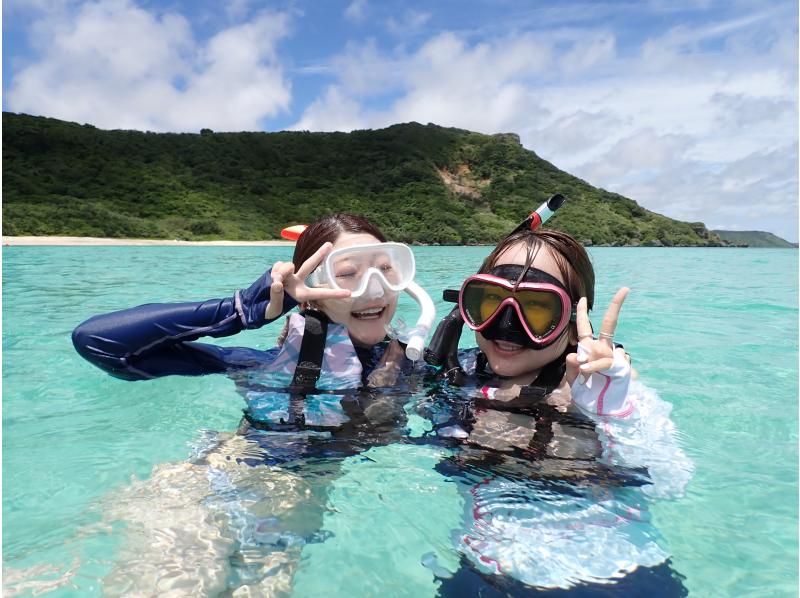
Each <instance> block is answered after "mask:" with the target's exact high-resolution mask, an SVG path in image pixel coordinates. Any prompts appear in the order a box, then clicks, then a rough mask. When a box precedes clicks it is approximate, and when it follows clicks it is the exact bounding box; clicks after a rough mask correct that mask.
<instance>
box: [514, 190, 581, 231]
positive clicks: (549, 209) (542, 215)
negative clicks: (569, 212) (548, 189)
mask: <svg viewBox="0 0 800 598" xmlns="http://www.w3.org/2000/svg"><path fill="white" fill-rule="evenodd" d="M566 201H567V198H566V197H564V196H563V195H561V194H560V193H556V194H554V195H551V196H550V197H549V198H548V200H547V201H546V202H544V203H543V204H542V205H540V206H539V207H538V208H536V210H534V211H533V212H531V213H530V214H528V217H527V218H525V220H523V221H522V222H520V224H519V226H518V227H517V228H515V229H514V230H512V231H511V234H512V235H513V234H514V233H517V232H519V231H521V230H536V229H538V228H539V227H540V226H542V224H544V223H545V222H547V221H548V220H549V219H550V217H551V216H552V215H553V214H555V213H556V210H557V209H558V208H560V207H561V206H563V205H564V203H565V202H566Z"/></svg>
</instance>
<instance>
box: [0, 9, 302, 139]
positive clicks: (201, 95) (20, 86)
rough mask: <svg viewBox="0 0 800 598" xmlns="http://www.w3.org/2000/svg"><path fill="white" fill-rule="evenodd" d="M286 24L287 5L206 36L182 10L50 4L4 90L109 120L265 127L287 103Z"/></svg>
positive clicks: (42, 110)
mask: <svg viewBox="0 0 800 598" xmlns="http://www.w3.org/2000/svg"><path fill="white" fill-rule="evenodd" d="M58 16H59V17H63V15H58ZM287 25H288V23H287V18H286V16H285V15H282V14H279V13H261V14H260V15H257V16H256V17H254V18H253V19H252V20H251V21H250V22H248V23H246V24H242V25H238V26H235V27H230V28H228V29H224V30H222V31H220V32H219V33H217V34H216V35H215V36H213V37H212V38H210V39H209V40H208V42H207V43H206V44H204V45H202V44H198V43H197V41H196V40H195V39H194V37H193V35H192V31H191V28H190V25H189V23H188V22H187V21H186V20H185V19H184V18H183V17H182V16H180V15H177V14H170V13H166V14H162V15H155V14H152V13H150V12H148V11H145V10H143V9H141V8H139V7H137V6H136V5H135V4H133V3H131V2H128V1H127V0H104V1H100V2H96V3H90V4H84V5H83V6H81V7H80V8H79V9H78V10H77V12H75V13H72V14H70V18H68V19H64V18H55V17H54V15H51V14H49V13H45V14H43V16H42V17H41V18H40V20H39V21H38V22H37V26H36V31H37V33H38V35H37V37H36V39H35V40H34V43H36V45H37V48H38V50H39V57H38V60H37V61H36V62H33V63H31V64H30V65H28V66H26V67H25V68H22V69H21V70H20V71H19V73H17V75H16V76H15V78H14V79H13V82H12V84H11V87H10V89H9V91H8V93H7V97H6V100H7V103H8V107H9V109H10V110H12V111H15V112H28V113H33V114H46V115H47V116H52V117H56V118H63V119H66V120H75V121H79V122H91V123H92V124H95V125H97V126H100V127H107V128H135V129H147V130H155V131H167V130H169V131H175V130H178V131H185V130H199V129H200V128H201V127H210V128H213V129H219V130H237V129H253V128H259V124H260V123H259V121H260V120H261V119H263V118H266V117H270V116H275V115H276V114H278V113H280V112H282V111H285V110H286V109H287V108H288V104H289V99H290V88H289V83H288V81H286V80H285V78H284V75H283V72H282V68H281V65H280V63H279V61H278V58H277V54H276V50H275V46H276V44H277V43H278V41H279V40H280V39H281V38H282V37H283V36H285V35H286V33H287Z"/></svg>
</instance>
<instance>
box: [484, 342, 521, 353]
mask: <svg viewBox="0 0 800 598" xmlns="http://www.w3.org/2000/svg"><path fill="white" fill-rule="evenodd" d="M492 345H493V346H494V348H495V350H496V351H497V352H498V353H499V354H501V355H516V354H517V353H521V352H522V351H524V350H525V347H523V346H522V345H518V344H516V343H509V342H506V341H492Z"/></svg>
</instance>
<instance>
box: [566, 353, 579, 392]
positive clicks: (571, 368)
mask: <svg viewBox="0 0 800 598" xmlns="http://www.w3.org/2000/svg"><path fill="white" fill-rule="evenodd" d="M579 372H580V369H579V368H578V354H577V353H569V354H568V355H567V373H566V377H567V384H569V385H570V386H572V383H573V382H575V378H577V377H578V373H579Z"/></svg>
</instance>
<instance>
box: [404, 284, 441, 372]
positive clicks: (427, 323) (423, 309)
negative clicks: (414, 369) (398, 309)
mask: <svg viewBox="0 0 800 598" xmlns="http://www.w3.org/2000/svg"><path fill="white" fill-rule="evenodd" d="M406 293H408V294H409V295H411V298H412V299H414V301H416V302H417V303H418V304H419V310H420V314H419V318H417V325H416V326H414V328H412V329H411V330H409V331H408V332H409V333H410V335H409V337H408V340H407V341H406V357H408V358H409V359H410V360H411V361H419V359H420V358H421V357H422V350H423V349H424V348H425V339H426V338H428V333H429V332H430V331H431V328H432V327H433V321H434V320H435V319H436V306H435V305H434V304H433V300H432V299H431V296H430V295H428V292H427V291H426V290H425V289H423V288H422V287H421V286H419V285H418V284H417V283H416V282H414V281H413V280H412V281H411V283H410V284H409V285H408V286H407V287H406Z"/></svg>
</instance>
